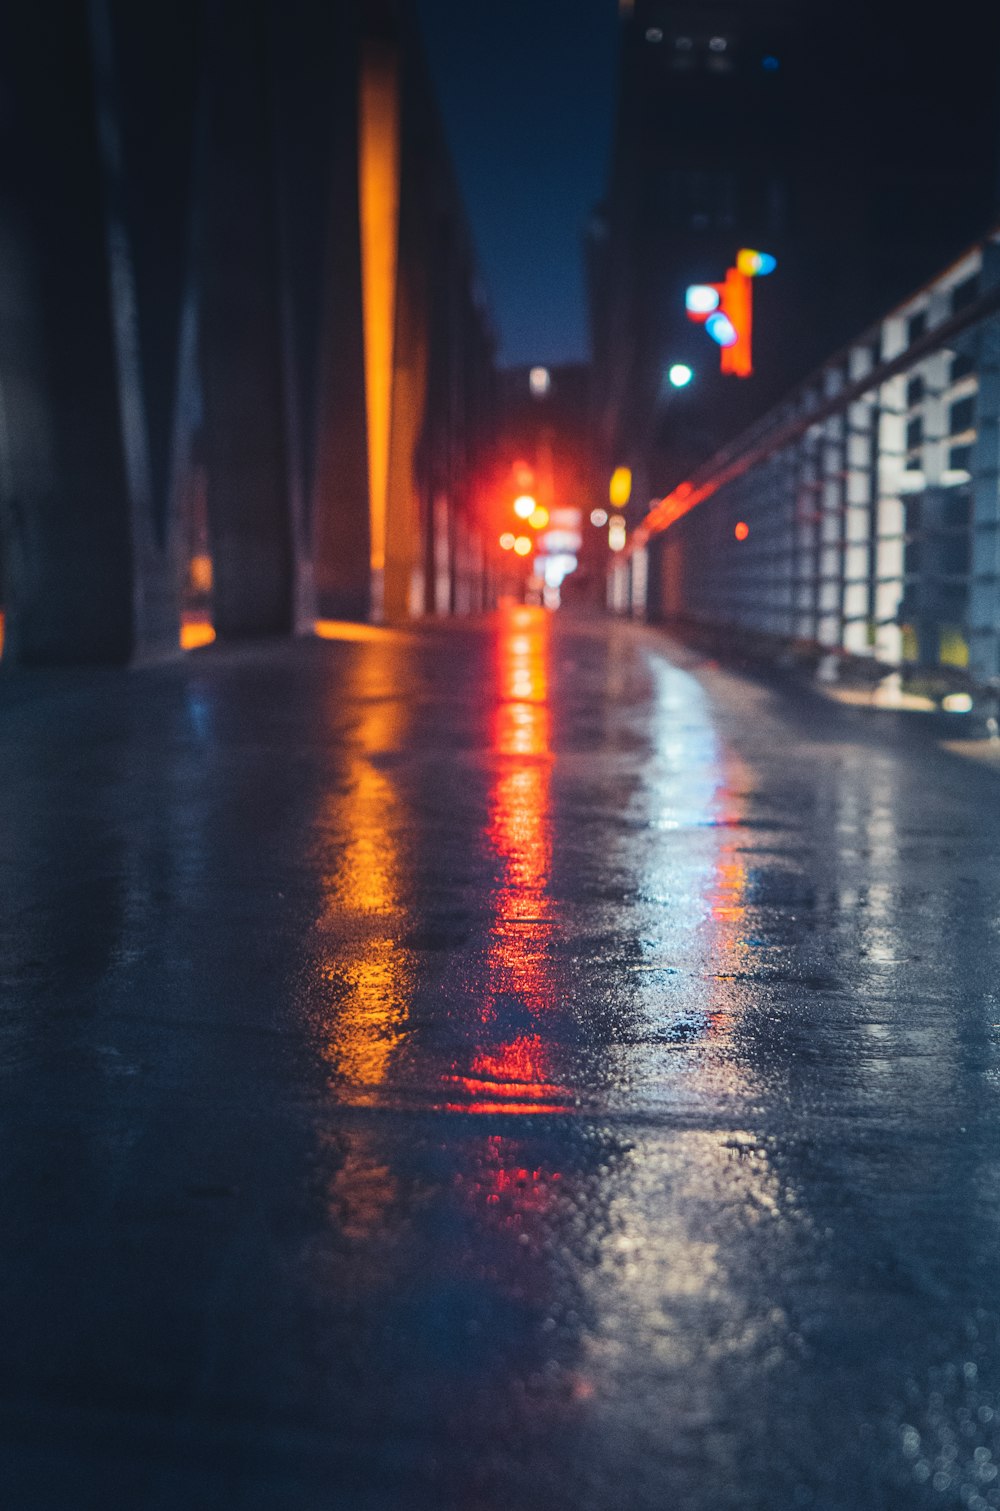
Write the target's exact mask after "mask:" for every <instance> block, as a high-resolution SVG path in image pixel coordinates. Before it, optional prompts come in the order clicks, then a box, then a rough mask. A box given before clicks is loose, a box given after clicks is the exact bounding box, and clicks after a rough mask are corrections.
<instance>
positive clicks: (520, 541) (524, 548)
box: [514, 535, 532, 556]
mask: <svg viewBox="0 0 1000 1511" xmlns="http://www.w3.org/2000/svg"><path fill="white" fill-rule="evenodd" d="M531 549H532V546H531V541H530V540H529V539H528V537H527V535H519V536H518V537H517V539H516V540H515V542H514V550H515V551H516V552H517V554H518V556H527V554H528V552H529V551H530V550H531Z"/></svg>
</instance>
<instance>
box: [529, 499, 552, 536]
mask: <svg viewBox="0 0 1000 1511" xmlns="http://www.w3.org/2000/svg"><path fill="white" fill-rule="evenodd" d="M548 522H549V511H548V509H546V508H545V507H544V506H543V505H542V504H539V505H538V507H537V508H536V509H532V511H531V513H530V514H529V515H528V524H529V525H530V526H531V528H532V529H533V530H544V529H545V526H546V525H547V524H548Z"/></svg>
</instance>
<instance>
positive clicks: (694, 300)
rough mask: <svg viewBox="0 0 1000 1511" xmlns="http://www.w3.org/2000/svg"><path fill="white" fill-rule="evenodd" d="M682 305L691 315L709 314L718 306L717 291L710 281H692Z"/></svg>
mask: <svg viewBox="0 0 1000 1511" xmlns="http://www.w3.org/2000/svg"><path fill="white" fill-rule="evenodd" d="M684 307H685V309H687V310H688V311H689V312H690V313H691V314H692V315H710V314H711V313H712V311H713V310H717V309H718V308H719V291H718V289H717V288H714V287H713V286H712V284H710V283H692V284H691V285H690V287H689V288H688V291H687V293H686V294H685V295H684Z"/></svg>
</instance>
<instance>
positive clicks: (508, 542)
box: [500, 530, 514, 551]
mask: <svg viewBox="0 0 1000 1511" xmlns="http://www.w3.org/2000/svg"><path fill="white" fill-rule="evenodd" d="M500 549H501V551H513V549H514V536H513V535H512V534H511V532H510V531H509V530H505V531H504V532H503V534H502V535H501V537H500Z"/></svg>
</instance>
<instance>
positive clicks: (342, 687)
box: [0, 612, 1000, 1511]
mask: <svg viewBox="0 0 1000 1511" xmlns="http://www.w3.org/2000/svg"><path fill="white" fill-rule="evenodd" d="M668 651H669V647H668V645H667V642H665V641H664V640H663V639H662V638H661V637H659V636H658V635H657V634H656V633H655V632H652V631H644V630H640V629H636V628H631V627H628V626H608V625H603V626H602V625H590V626H588V625H586V624H576V625H574V624H573V623H572V622H567V623H556V624H555V625H554V626H552V627H551V628H550V624H549V621H548V620H546V619H545V618H544V617H542V616H541V615H539V614H537V613H531V612H528V613H524V612H520V613H516V614H510V615H508V616H507V617H506V618H505V619H504V620H503V621H502V622H501V623H499V624H498V625H490V626H486V625H482V626H474V627H464V628H451V629H437V630H435V629H429V630H421V631H419V632H413V633H409V634H390V633H388V632H376V631H358V632H357V637H356V638H353V639H350V640H343V641H340V642H332V643H320V642H316V643H301V644H299V645H295V646H284V647H277V648H272V649H266V650H246V651H228V652H222V651H216V650H214V649H213V650H209V651H206V652H199V653H197V654H196V655H194V656H192V657H191V658H189V659H188V660H187V661H186V662H185V663H184V664H183V665H176V666H169V667H164V668H160V669H154V670H148V671H145V672H142V673H135V674H131V675H127V676H125V675H116V674H110V673H109V674H107V675H104V674H100V675H97V674H95V675H89V674H88V675H87V676H86V677H82V676H80V675H77V676H75V677H72V676H66V677H58V676H51V677H33V678H30V679H19V680H16V681H15V680H11V681H10V682H9V683H8V685H7V686H6V687H5V688H3V689H2V690H0V822H2V833H3V836H4V842H3V847H2V853H0V876H2V894H3V898H4V902H3V909H2V931H3V932H2V953H0V971H2V978H3V998H2V1001H3V1012H2V1018H0V1056H2V1060H0V1088H2V1095H0V1136H2V1148H3V1156H2V1159H0V1182H2V1184H0V1198H2V1210H3V1218H4V1220H3V1225H2V1237H0V1298H2V1301H0V1306H2V1309H3V1314H4V1321H3V1334H2V1336H3V1338H4V1344H5V1346H4V1349H3V1352H2V1355H0V1440H2V1445H0V1470H2V1481H3V1484H4V1485H5V1486H6V1488H5V1490H4V1492H3V1504H4V1505H5V1506H7V1507H11V1508H12V1511H22V1508H24V1511H49V1508H52V1511H89V1508H91V1507H93V1508H98V1507H100V1508H101V1511H109V1508H112V1511H117V1508H122V1511H176V1508H180V1507H184V1508H197V1511H201V1508H205V1511H209V1508H211V1511H217V1508H218V1507H221V1506H225V1507H226V1508H227V1511H244V1508H247V1511H249V1508H253V1511H331V1508H334V1511H340V1508H344V1511H425V1508H426V1511H432V1508H433V1511H508V1508H513V1507H517V1508H519V1511H535V1508H538V1511H542V1508H545V1511H611V1508H616V1511H617V1508H623V1511H647V1508H648V1511H664V1508H672V1507H678V1508H684V1511H720V1508H721V1511H728V1508H734V1511H735V1508H740V1511H750V1508H753V1511H784V1508H786V1507H800V1506H805V1507H815V1508H821V1511H847V1508H851V1511H855V1508H857V1511H879V1508H883V1507H884V1508H897V1507H898V1508H923V1507H949V1508H950V1507H959V1506H962V1507H968V1508H971V1511H982V1508H983V1507H993V1506H1000V1477H998V1467H1000V1349H998V1344H1000V1279H998V1274H1000V1271H998V1257H1000V1247H998V1245H1000V1086H998V1069H1000V979H998V972H997V962H998V958H1000V956H998V922H1000V867H998V864H997V850H998V840H1000V804H998V801H997V798H998V793H1000V787H998V779H997V777H996V775H995V774H994V773H993V772H992V771H990V770H987V769H981V768H979V767H976V766H973V765H967V764H965V763H963V762H962V761H960V760H959V759H957V758H955V757H953V756H950V755H947V754H945V753H942V752H941V751H939V750H937V749H936V748H934V747H933V746H932V745H930V744H929V743H928V742H927V741H926V740H911V741H909V742H907V741H906V740H905V738H904V737H902V736H900V735H899V733H898V729H897V726H896V725H894V724H893V723H892V721H891V720H889V721H888V722H887V723H874V722H873V721H872V716H871V715H870V714H866V713H864V712H860V711H856V710H848V709H843V708H840V707H836V706H833V705H827V704H825V703H820V702H818V701H816V700H814V699H812V698H811V697H809V696H807V695H793V694H787V693H781V692H778V691H776V690H774V689H768V688H766V687H763V686H761V685H757V684H754V683H751V682H749V681H746V680H742V679H740V678H738V677H736V676H735V675H733V674H730V673H727V672H724V671H722V670H720V669H718V668H713V667H710V666H707V665H702V664H698V663H697V662H696V661H694V660H693V658H691V657H690V656H688V655H686V654H685V653H680V652H677V651H676V650H674V651H673V652H670V653H669V656H668Z"/></svg>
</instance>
